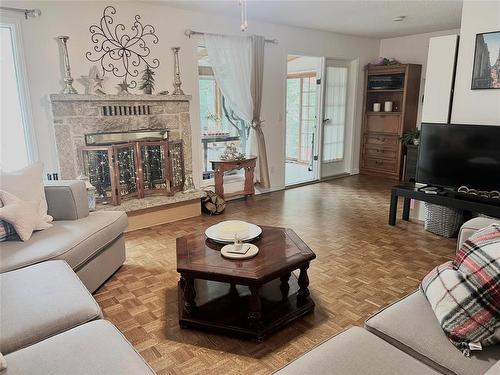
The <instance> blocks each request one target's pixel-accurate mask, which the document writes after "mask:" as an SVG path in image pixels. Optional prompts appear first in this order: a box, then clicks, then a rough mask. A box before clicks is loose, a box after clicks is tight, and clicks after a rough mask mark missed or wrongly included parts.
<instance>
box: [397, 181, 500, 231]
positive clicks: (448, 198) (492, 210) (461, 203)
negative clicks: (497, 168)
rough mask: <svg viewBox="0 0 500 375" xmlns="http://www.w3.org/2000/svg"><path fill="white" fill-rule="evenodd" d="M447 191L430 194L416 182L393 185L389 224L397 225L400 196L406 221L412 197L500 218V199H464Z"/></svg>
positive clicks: (408, 216)
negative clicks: (488, 200) (482, 200)
mask: <svg viewBox="0 0 500 375" xmlns="http://www.w3.org/2000/svg"><path fill="white" fill-rule="evenodd" d="M446 193H447V194H446V195H442V194H428V193H425V192H423V191H420V190H419V188H418V187H416V186H415V184H414V183H405V184H401V185H396V186H393V187H392V190H391V205H390V208H389V225H396V216H397V210H398V197H403V199H404V201H403V217H402V218H403V220H405V221H409V220H410V202H411V200H412V199H414V200H417V201H421V202H428V203H432V204H437V205H440V206H445V207H450V208H456V209H459V210H464V211H470V212H476V213H481V214H484V215H488V216H493V217H497V218H500V200H498V202H496V201H495V200H493V199H492V200H491V201H490V202H478V201H475V200H467V199H464V197H463V195H462V196H458V193H457V192H455V191H453V190H446Z"/></svg>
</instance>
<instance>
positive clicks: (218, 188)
mask: <svg viewBox="0 0 500 375" xmlns="http://www.w3.org/2000/svg"><path fill="white" fill-rule="evenodd" d="M256 162H257V156H249V157H247V158H246V159H243V160H211V161H210V163H212V169H213V170H214V180H215V194H217V195H219V196H220V197H223V198H229V197H233V196H237V195H244V196H245V197H247V196H249V195H254V194H255V188H254V185H253V176H254V172H255V164H256ZM242 168H244V169H245V188H244V189H243V190H241V191H236V192H234V193H229V194H224V172H228V171H233V170H235V169H242Z"/></svg>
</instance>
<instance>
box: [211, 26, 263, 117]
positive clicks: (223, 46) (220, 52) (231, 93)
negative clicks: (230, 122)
mask: <svg viewBox="0 0 500 375" xmlns="http://www.w3.org/2000/svg"><path fill="white" fill-rule="evenodd" d="M205 47H206V48H207V54H208V59H209V61H210V65H211V66H212V69H213V71H214V76H215V79H216V81H217V84H218V85H219V88H220V90H221V92H222V95H224V98H225V99H226V100H227V101H228V102H229V104H230V106H231V109H232V110H233V111H234V112H236V114H237V115H238V116H239V117H241V118H242V119H243V120H245V121H246V122H248V123H249V124H251V123H252V119H253V101H252V92H251V82H252V41H251V39H250V38H248V37H241V36H229V35H216V34H205Z"/></svg>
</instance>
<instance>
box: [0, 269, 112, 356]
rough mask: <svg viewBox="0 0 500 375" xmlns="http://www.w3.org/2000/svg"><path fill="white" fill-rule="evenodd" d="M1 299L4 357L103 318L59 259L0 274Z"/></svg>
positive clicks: (0, 345) (0, 335)
mask: <svg viewBox="0 0 500 375" xmlns="http://www.w3.org/2000/svg"><path fill="white" fill-rule="evenodd" d="M0 297H1V298H0V352H2V353H3V354H4V355H5V354H8V353H10V352H13V351H15V350H19V349H21V348H24V347H26V346H28V345H32V344H34V343H37V342H39V341H42V340H44V339H46V338H48V337H50V336H54V335H57V334H58V333H61V332H64V331H67V330H68V329H71V328H73V327H76V326H78V325H80V324H83V323H86V322H89V321H91V320H94V319H99V318H101V317H102V312H101V309H100V308H99V305H97V303H96V302H95V300H94V298H93V297H92V296H91V295H90V293H89V291H88V290H87V288H86V287H85V286H84V285H83V284H82V282H81V281H80V279H79V278H78V276H76V274H75V273H74V272H73V270H72V269H71V267H70V266H69V265H68V264H67V263H66V262H65V261H62V260H55V261H48V262H43V263H39V264H35V265H32V266H29V267H25V268H21V269H18V270H14V271H10V272H5V273H2V274H0Z"/></svg>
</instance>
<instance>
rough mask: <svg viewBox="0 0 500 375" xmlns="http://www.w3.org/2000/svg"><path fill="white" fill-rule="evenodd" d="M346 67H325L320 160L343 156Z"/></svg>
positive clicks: (327, 160) (335, 158) (336, 158)
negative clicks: (323, 121) (323, 119)
mask: <svg viewBox="0 0 500 375" xmlns="http://www.w3.org/2000/svg"><path fill="white" fill-rule="evenodd" d="M347 71H348V68H347V67H343V66H329V67H327V69H326V87H325V119H329V120H328V121H326V123H325V125H324V128H323V157H322V161H326V162H329V161H337V160H342V159H343V158H344V130H345V112H346V99H347Z"/></svg>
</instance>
